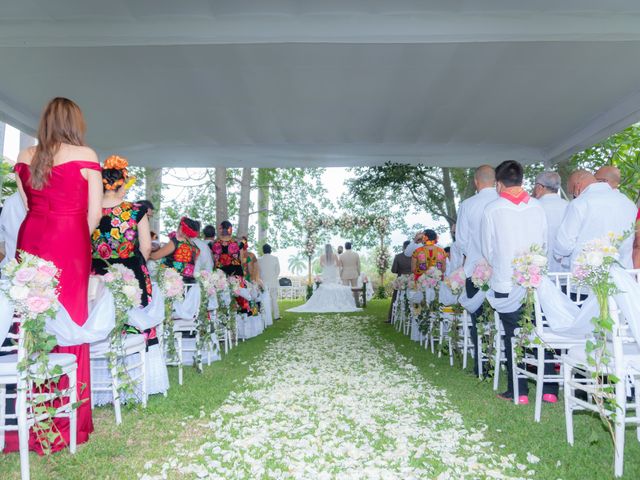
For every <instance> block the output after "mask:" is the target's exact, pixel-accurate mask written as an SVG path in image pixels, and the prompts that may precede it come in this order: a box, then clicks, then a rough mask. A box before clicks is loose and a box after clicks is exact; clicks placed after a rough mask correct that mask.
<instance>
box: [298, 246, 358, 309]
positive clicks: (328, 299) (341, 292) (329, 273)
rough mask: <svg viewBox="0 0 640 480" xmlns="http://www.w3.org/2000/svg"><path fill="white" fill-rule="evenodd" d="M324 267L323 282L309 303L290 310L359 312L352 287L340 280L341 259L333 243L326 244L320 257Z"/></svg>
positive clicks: (321, 264)
mask: <svg viewBox="0 0 640 480" xmlns="http://www.w3.org/2000/svg"><path fill="white" fill-rule="evenodd" d="M320 266H321V267H322V274H321V275H320V277H321V278H322V283H321V284H320V286H319V287H318V288H316V290H315V292H313V295H312V296H311V298H309V300H307V303H305V304H304V305H300V306H299V307H295V308H291V309H290V310H289V312H302V313H332V312H336V313H337V312H358V311H360V309H359V308H357V307H356V301H355V299H354V298H353V293H351V287H347V286H344V285H342V283H341V282H340V259H339V258H338V256H337V255H336V254H335V253H333V248H331V245H328V244H327V245H326V246H325V253H324V255H322V256H321V257H320Z"/></svg>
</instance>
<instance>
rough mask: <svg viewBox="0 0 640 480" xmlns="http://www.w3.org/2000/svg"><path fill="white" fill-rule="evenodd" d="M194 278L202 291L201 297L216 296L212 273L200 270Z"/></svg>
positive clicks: (215, 279) (214, 280)
mask: <svg viewBox="0 0 640 480" xmlns="http://www.w3.org/2000/svg"><path fill="white" fill-rule="evenodd" d="M194 276H195V278H196V279H197V280H198V282H200V287H201V288H202V290H203V293H205V294H206V295H203V297H207V298H208V297H210V296H211V295H215V294H216V281H217V278H216V277H214V275H213V272H209V271H208V270H201V271H199V272H197V273H196V274H195V275H194Z"/></svg>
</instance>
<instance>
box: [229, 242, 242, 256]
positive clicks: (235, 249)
mask: <svg viewBox="0 0 640 480" xmlns="http://www.w3.org/2000/svg"><path fill="white" fill-rule="evenodd" d="M239 251H240V247H238V244H237V243H236V242H231V243H230V244H229V254H230V255H235V254H236V253H238V252H239Z"/></svg>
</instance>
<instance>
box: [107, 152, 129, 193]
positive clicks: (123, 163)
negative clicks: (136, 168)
mask: <svg viewBox="0 0 640 480" xmlns="http://www.w3.org/2000/svg"><path fill="white" fill-rule="evenodd" d="M128 166H129V162H128V161H127V159H126V158H124V157H120V156H118V155H111V156H110V157H108V158H107V159H106V160H105V161H104V166H103V167H102V168H103V170H122V178H120V179H118V180H116V181H115V182H113V183H109V182H108V181H107V179H106V178H103V179H102V183H103V185H104V188H105V190H117V189H118V188H120V187H121V186H122V185H124V182H125V180H126V179H127V177H128V176H129V173H128V171H127V167H128ZM134 182H135V179H134Z"/></svg>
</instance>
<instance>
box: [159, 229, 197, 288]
mask: <svg viewBox="0 0 640 480" xmlns="http://www.w3.org/2000/svg"><path fill="white" fill-rule="evenodd" d="M169 240H170V241H171V242H172V243H173V245H174V247H175V250H174V251H173V253H171V254H169V255H167V256H166V257H164V258H163V259H162V264H163V265H165V266H166V267H171V268H175V269H176V271H177V272H178V273H179V274H181V275H182V279H183V280H184V282H185V283H195V278H194V277H193V274H194V273H195V270H196V260H197V259H198V255H200V249H199V248H198V247H197V246H196V245H194V244H193V243H191V242H189V241H187V240H178V239H177V238H176V234H175V232H173V233H171V234H170V235H169Z"/></svg>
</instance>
